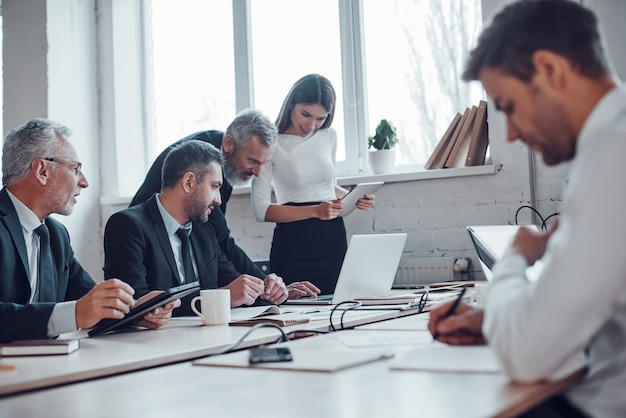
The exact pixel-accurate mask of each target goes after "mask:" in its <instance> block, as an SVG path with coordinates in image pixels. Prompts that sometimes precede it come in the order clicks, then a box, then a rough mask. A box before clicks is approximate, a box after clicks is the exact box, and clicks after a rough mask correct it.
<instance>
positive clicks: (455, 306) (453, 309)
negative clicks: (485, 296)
mask: <svg viewBox="0 0 626 418" xmlns="http://www.w3.org/2000/svg"><path fill="white" fill-rule="evenodd" d="M466 290H467V287H466V286H463V289H461V293H459V296H457V298H456V299H455V300H454V303H452V305H450V309H448V312H446V313H445V315H444V316H442V317H441V319H444V318H447V317H449V316H450V315H452V314H453V313H454V311H456V308H458V307H459V303H461V299H463V295H464V294H465V291H466ZM438 338H439V333H438V332H435V334H434V335H433V339H434V340H437V339H438Z"/></svg>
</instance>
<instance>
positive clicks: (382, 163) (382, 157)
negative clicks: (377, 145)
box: [368, 149, 396, 174]
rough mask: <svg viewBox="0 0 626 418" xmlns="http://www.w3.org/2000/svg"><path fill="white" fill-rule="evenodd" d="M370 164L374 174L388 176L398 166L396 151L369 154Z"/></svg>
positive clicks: (384, 150) (371, 152)
mask: <svg viewBox="0 0 626 418" xmlns="http://www.w3.org/2000/svg"><path fill="white" fill-rule="evenodd" d="M368 157H369V164H370V168H371V170H372V173H373V174H386V173H390V172H392V171H393V168H394V166H395V165H396V150H395V149H381V150H375V151H370V152H369V153H368Z"/></svg>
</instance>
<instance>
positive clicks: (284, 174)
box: [252, 74, 374, 297]
mask: <svg viewBox="0 0 626 418" xmlns="http://www.w3.org/2000/svg"><path fill="white" fill-rule="evenodd" d="M335 97H336V96H335V89H334V88H333V86H332V84H331V83H330V81H328V79H327V78H325V77H323V76H321V75H319V74H309V75H306V76H304V77H302V78H301V79H300V80H298V81H297V82H296V83H295V84H294V85H293V87H292V88H291V90H290V91H289V94H288V95H287V97H286V98H285V101H284V102H283V105H282V108H281V110H280V114H279V115H278V120H277V122H276V124H277V126H278V133H279V135H278V139H277V146H276V149H275V151H274V154H273V156H272V159H271V160H270V161H269V162H268V163H266V164H264V166H263V169H262V170H261V175H260V176H258V177H255V178H254V179H253V181H252V207H253V209H254V212H255V216H256V219H257V220H258V221H260V222H262V221H265V222H276V227H275V229H274V237H273V240H272V250H271V253H270V268H271V271H273V272H275V273H276V274H278V275H279V276H282V278H283V280H284V281H285V283H287V284H292V285H291V286H289V288H290V297H291V296H293V295H294V294H296V293H295V292H297V289H298V287H299V286H300V287H301V291H302V292H306V293H310V292H308V291H307V290H309V289H307V288H306V286H307V284H306V283H300V282H301V281H310V282H312V283H313V284H315V285H316V286H317V287H318V288H319V290H320V291H321V293H324V294H328V293H333V291H334V289H335V284H336V282H337V277H338V276H339V271H340V269H341V264H342V262H343V258H344V256H345V253H346V248H347V239H346V228H345V226H344V223H343V218H341V217H340V214H341V212H342V210H343V204H342V203H341V202H340V201H339V198H341V197H342V196H343V195H345V194H346V192H347V191H346V190H345V189H343V188H341V187H339V186H337V183H336V178H335V155H336V151H337V133H336V131H335V130H334V129H333V128H331V127H330V125H331V124H332V122H333V115H334V111H335ZM272 186H273V188H274V193H275V195H276V202H275V203H272V200H271V194H272ZM373 203H374V196H373V195H367V196H365V197H363V198H361V199H360V200H359V202H358V203H357V207H358V208H359V209H364V210H365V209H369V208H370V207H371V206H372V204H373ZM294 282H296V283H294Z"/></svg>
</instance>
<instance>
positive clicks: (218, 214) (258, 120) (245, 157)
mask: <svg viewBox="0 0 626 418" xmlns="http://www.w3.org/2000/svg"><path fill="white" fill-rule="evenodd" d="M276 135H277V130H276V126H275V125H274V123H272V122H271V121H270V120H269V119H268V118H267V117H266V116H265V115H264V114H263V113H261V112H259V111H258V110H254V109H247V110H243V111H241V112H240V113H239V114H238V115H237V116H236V117H235V119H234V120H233V121H232V122H231V123H230V125H229V126H228V128H226V132H221V131H216V130H210V131H200V132H196V133H194V134H192V135H189V136H187V137H185V138H183V139H180V140H178V141H176V142H175V143H173V144H172V145H170V146H169V147H168V148H166V149H165V150H164V151H163V152H162V153H161V154H160V155H159V156H158V157H157V158H156V160H155V161H154V163H153V164H152V167H150V170H149V171H148V174H147V175H146V178H145V180H144V182H143V184H142V185H141V187H140V188H139V190H138V191H137V194H135V197H133V200H132V201H131V203H130V206H131V207H132V206H135V205H138V204H140V203H142V202H145V201H146V200H148V199H149V198H150V197H151V196H152V195H154V194H155V193H158V192H159V191H160V190H161V171H162V168H163V161H164V160H165V157H166V155H167V154H168V153H169V152H170V151H171V150H172V149H173V148H174V147H176V146H178V145H180V144H182V143H184V142H187V141H190V140H200V141H204V142H207V143H209V144H212V145H214V146H215V147H216V148H218V149H220V150H221V151H222V154H223V155H224V175H223V177H222V188H221V190H220V197H221V202H222V203H221V205H219V208H218V209H217V210H214V211H212V212H211V214H210V215H209V221H208V223H207V224H205V225H199V226H198V228H200V229H201V230H204V229H206V230H207V233H214V234H216V236H217V240H218V242H219V245H220V247H221V249H222V252H223V253H224V254H225V255H226V258H228V259H229V260H230V261H231V262H232V264H233V265H234V267H235V269H237V271H239V272H241V273H246V274H249V275H251V276H255V277H265V273H264V272H263V271H262V270H261V269H260V268H259V267H258V266H257V265H256V264H254V262H253V261H252V260H250V258H249V257H248V256H247V255H246V253H245V252H244V251H243V250H242V249H241V248H239V246H237V244H236V243H235V240H234V239H233V237H232V236H231V235H230V229H229V228H228V225H227V223H226V217H225V214H226V204H227V203H228V200H229V199H230V196H231V194H232V191H233V186H236V185H244V184H246V183H247V182H249V181H250V179H251V178H252V177H253V176H255V175H258V174H259V173H260V171H261V168H262V166H263V164H265V163H266V162H268V161H269V160H270V159H271V157H272V153H273V151H274V147H275V144H276ZM210 227H212V229H213V231H214V232H211V231H210V230H209V229H210ZM270 276H275V275H274V274H271V275H270ZM288 288H289V292H290V295H289V296H290V298H298V297H301V296H305V295H309V296H315V295H317V294H319V289H317V287H315V286H314V285H313V284H311V283H310V282H296V283H292V284H290V285H289V287H288Z"/></svg>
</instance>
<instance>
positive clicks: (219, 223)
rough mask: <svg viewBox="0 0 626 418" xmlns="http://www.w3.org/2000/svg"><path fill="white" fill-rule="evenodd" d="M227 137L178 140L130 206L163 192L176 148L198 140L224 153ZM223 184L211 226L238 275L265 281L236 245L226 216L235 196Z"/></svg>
mask: <svg viewBox="0 0 626 418" xmlns="http://www.w3.org/2000/svg"><path fill="white" fill-rule="evenodd" d="M223 137H224V133H223V132H221V131H201V132H196V133H195V134H192V135H189V136H187V137H185V138H183V139H181V140H178V141H176V142H174V143H173V144H172V145H170V146H169V147H167V148H166V149H165V150H164V151H163V152H162V153H161V154H160V155H159V156H158V157H157V158H156V160H155V161H154V163H153V164H152V167H150V170H149V171H148V174H147V175H146V178H145V180H144V182H143V184H142V185H141V187H139V190H138V191H137V194H135V197H133V200H132V201H131V202H130V206H131V207H132V206H135V205H138V204H140V203H142V202H145V201H146V200H148V199H149V198H150V197H151V196H152V195H154V194H155V193H158V192H159V191H161V170H162V168H163V161H164V160H165V156H166V155H167V153H168V152H170V151H171V150H172V148H174V147H175V146H177V145H179V144H180V143H182V142H185V141H189V140H191V139H197V140H200V141H204V142H208V143H210V144H212V145H214V146H215V147H216V148H217V149H221V147H222V138H223ZM222 181H223V183H222V188H221V189H220V194H221V197H222V204H221V205H220V210H214V211H213V212H212V213H211V215H209V222H208V224H210V225H211V226H212V227H213V229H214V230H215V234H216V235H217V240H218V241H219V243H220V247H221V248H222V251H223V252H224V254H226V257H227V258H228V259H229V260H230V261H231V262H232V263H233V265H234V266H235V268H236V269H237V271H239V272H240V273H245V274H250V275H251V276H256V277H259V278H261V279H263V278H264V277H265V273H263V271H262V270H261V269H259V268H258V267H257V265H256V264H254V262H253V261H252V260H250V258H249V257H248V256H247V255H246V253H245V252H244V251H243V250H242V249H241V248H239V247H238V246H237V244H235V240H234V239H233V237H231V236H230V229H228V225H227V224H226V217H225V216H224V215H225V214H226V204H227V203H228V199H230V195H231V194H232V192H233V186H231V185H230V183H228V181H227V180H226V178H225V177H224V178H223V179H222Z"/></svg>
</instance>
